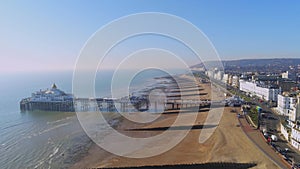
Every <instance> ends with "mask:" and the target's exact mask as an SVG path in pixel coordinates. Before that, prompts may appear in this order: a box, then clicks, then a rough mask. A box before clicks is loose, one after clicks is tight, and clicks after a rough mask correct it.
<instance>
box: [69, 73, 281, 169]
mask: <svg viewBox="0 0 300 169" xmlns="http://www.w3.org/2000/svg"><path fill="white" fill-rule="evenodd" d="M185 78H187V77H185ZM200 85H201V87H200V88H203V91H201V92H206V93H208V94H207V95H203V96H202V95H200V96H199V95H198V96H197V97H200V98H201V99H210V98H211V97H212V95H214V94H215V92H212V93H211V91H212V89H211V86H210V83H209V84H207V83H206V84H200ZM213 109H214V108H213ZM231 109H232V108H229V107H226V108H225V109H224V113H223V116H222V118H221V121H220V123H219V125H218V127H217V128H216V130H215V131H214V133H213V134H212V136H211V137H210V138H209V139H208V140H207V141H206V142H204V143H203V144H200V143H199V142H198V140H199V135H200V133H201V131H202V130H203V129H202V128H201V127H200V128H194V129H191V130H190V131H189V133H188V134H187V135H186V137H185V138H184V139H183V140H182V141H181V142H180V143H179V144H177V145H176V146H175V147H173V148H172V149H170V150H169V151H167V152H164V153H162V154H160V155H157V156H153V157H149V158H142V159H133V158H126V157H120V156H117V155H113V154H111V153H108V152H106V151H104V150H102V149H101V148H99V147H98V146H97V145H95V144H93V146H91V148H90V149H89V152H88V154H87V156H85V157H84V158H83V159H82V160H80V161H79V162H78V163H76V164H75V165H74V166H73V167H72V168H103V167H137V166H154V165H157V166H159V165H182V164H192V163H193V164H196V163H208V162H210V163H211V162H228V163H255V164H256V166H255V167H254V168H274V169H275V168H277V166H276V165H275V164H273V163H272V162H271V161H270V160H269V159H268V158H267V157H265V155H264V154H263V153H262V152H260V150H258V149H257V148H256V147H255V145H254V144H253V143H252V142H251V140H249V139H248V138H247V137H246V135H245V133H244V132H243V131H242V129H241V128H240V127H237V124H238V119H237V117H236V114H235V113H231V111H230V110H231ZM182 113H183V114H184V116H186V117H189V116H193V115H195V114H197V118H196V121H195V123H193V124H186V125H191V126H198V125H200V126H201V125H204V122H205V119H206V117H207V115H208V113H209V112H208V110H206V109H205V110H201V111H199V112H189V113H184V112H182ZM176 118H177V113H172V114H161V117H160V119H158V120H157V121H154V122H153V123H150V124H145V125H133V124H132V123H129V122H128V120H127V121H126V120H124V121H121V122H120V124H119V125H118V130H120V131H121V133H123V134H126V135H128V136H132V137H141V138H146V137H149V136H153V135H157V134H160V133H161V132H162V131H158V130H153V129H156V128H168V127H169V126H170V125H172V124H173V122H174V121H175V120H176ZM128 128H129V129H130V128H131V129H132V128H135V129H143V130H134V131H131V130H125V131H124V129H128ZM144 129H149V130H144ZM174 134H176V131H174ZM164 142H165V141H164ZM165 143H166V142H165ZM145 151H146V149H145ZM245 152H247V153H245Z"/></svg>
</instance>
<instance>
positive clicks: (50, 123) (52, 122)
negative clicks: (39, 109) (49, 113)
mask: <svg viewBox="0 0 300 169" xmlns="http://www.w3.org/2000/svg"><path fill="white" fill-rule="evenodd" d="M71 118H72V117H66V118H63V119H59V120H56V121H48V122H47V124H48V125H53V124H56V123H60V122H63V121H66V120H69V119H71Z"/></svg>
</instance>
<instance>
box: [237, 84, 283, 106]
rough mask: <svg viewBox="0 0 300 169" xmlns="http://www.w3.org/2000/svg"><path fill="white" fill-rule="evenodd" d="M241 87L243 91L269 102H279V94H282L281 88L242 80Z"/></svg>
mask: <svg viewBox="0 0 300 169" xmlns="http://www.w3.org/2000/svg"><path fill="white" fill-rule="evenodd" d="M239 86H240V90H241V91H244V92H246V93H250V94H252V95H255V96H258V97H260V98H261V99H264V100H267V101H277V99H278V94H280V93H281V89H280V88H274V87H270V86H264V85H260V84H257V83H255V82H252V81H251V82H250V81H245V80H240V81H239Z"/></svg>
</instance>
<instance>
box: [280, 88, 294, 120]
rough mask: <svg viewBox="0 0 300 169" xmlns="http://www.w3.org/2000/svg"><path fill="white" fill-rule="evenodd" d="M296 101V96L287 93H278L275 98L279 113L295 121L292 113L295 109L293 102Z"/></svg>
mask: <svg viewBox="0 0 300 169" xmlns="http://www.w3.org/2000/svg"><path fill="white" fill-rule="evenodd" d="M296 103H297V97H295V96H291V95H288V94H287V93H283V94H279V95H278V99H277V107H276V110H277V112H278V113H279V114H280V115H283V116H287V117H289V120H292V121H295V120H296V119H295V117H294V115H293V114H295V113H292V112H293V111H295V104H296Z"/></svg>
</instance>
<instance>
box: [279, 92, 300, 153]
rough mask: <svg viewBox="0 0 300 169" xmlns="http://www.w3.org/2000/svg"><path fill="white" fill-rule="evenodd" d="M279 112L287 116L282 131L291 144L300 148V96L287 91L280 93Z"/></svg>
mask: <svg viewBox="0 0 300 169" xmlns="http://www.w3.org/2000/svg"><path fill="white" fill-rule="evenodd" d="M277 105H278V106H277V108H276V110H277V112H278V113H279V114H281V115H283V116H285V117H286V123H285V124H281V127H280V128H281V133H282V134H283V136H284V137H285V139H286V140H288V141H289V142H290V143H291V145H292V146H293V147H294V148H296V149H298V150H300V123H299V120H300V97H299V95H298V96H295V95H288V94H286V93H284V94H282V95H278V104H277Z"/></svg>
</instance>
